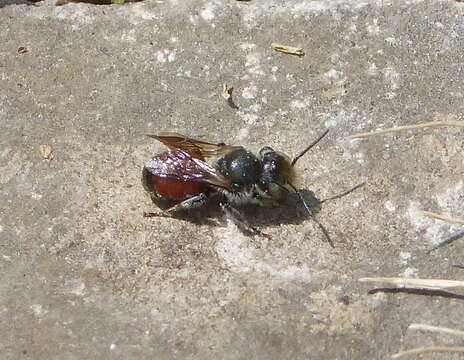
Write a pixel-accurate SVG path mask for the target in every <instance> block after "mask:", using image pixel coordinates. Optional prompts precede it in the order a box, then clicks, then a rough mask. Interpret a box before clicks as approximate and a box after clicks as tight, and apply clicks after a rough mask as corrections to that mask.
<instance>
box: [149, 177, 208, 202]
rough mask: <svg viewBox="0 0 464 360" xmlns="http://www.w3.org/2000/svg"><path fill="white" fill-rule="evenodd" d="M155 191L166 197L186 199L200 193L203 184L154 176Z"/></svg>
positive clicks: (203, 186)
mask: <svg viewBox="0 0 464 360" xmlns="http://www.w3.org/2000/svg"><path fill="white" fill-rule="evenodd" d="M154 181H155V187H156V193H157V194H158V195H160V196H162V197H165V198H168V199H186V198H189V197H192V196H194V195H198V194H201V193H202V192H203V191H204V189H205V184H202V183H198V182H191V181H176V180H169V179H163V178H160V177H156V176H155V179H154Z"/></svg>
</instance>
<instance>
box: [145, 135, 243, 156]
mask: <svg viewBox="0 0 464 360" xmlns="http://www.w3.org/2000/svg"><path fill="white" fill-rule="evenodd" d="M147 136H149V137H151V138H153V139H156V140H158V141H161V142H162V143H163V144H164V145H166V146H167V147H169V148H170V149H179V150H182V151H185V152H186V153H188V154H191V155H200V156H202V157H204V158H207V157H215V156H222V155H225V154H227V153H229V152H230V151H232V150H236V149H239V148H240V146H230V145H226V144H223V143H219V144H212V143H208V142H205V141H201V140H195V139H190V138H188V137H186V136H184V135H181V134H177V133H172V132H166V133H161V134H159V135H147Z"/></svg>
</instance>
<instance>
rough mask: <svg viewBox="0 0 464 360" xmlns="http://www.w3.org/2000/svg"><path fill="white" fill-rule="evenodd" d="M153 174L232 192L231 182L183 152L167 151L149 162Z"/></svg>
mask: <svg viewBox="0 0 464 360" xmlns="http://www.w3.org/2000/svg"><path fill="white" fill-rule="evenodd" d="M145 169H146V170H147V171H149V172H150V173H151V174H153V175H155V176H158V177H161V178H165V179H171V180H176V181H193V182H200V183H205V184H210V185H213V186H216V187H220V188H223V189H227V190H231V186H230V182H229V181H228V180H227V179H226V178H225V177H224V176H222V175H221V174H220V173H219V172H218V171H217V170H216V169H215V168H214V167H212V166H211V165H209V164H208V163H206V162H205V161H203V160H201V159H197V158H195V157H193V156H192V155H190V154H189V153H187V152H185V151H183V150H171V151H166V152H164V153H162V154H159V155H158V156H155V157H154V158H153V159H151V160H150V161H148V162H147V163H146V165H145Z"/></svg>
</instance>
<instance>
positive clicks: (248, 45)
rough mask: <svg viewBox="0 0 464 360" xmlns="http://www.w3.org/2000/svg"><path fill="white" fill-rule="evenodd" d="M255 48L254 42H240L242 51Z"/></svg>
mask: <svg viewBox="0 0 464 360" xmlns="http://www.w3.org/2000/svg"><path fill="white" fill-rule="evenodd" d="M255 48H256V44H252V43H243V44H240V49H241V50H242V51H249V50H253V49H255Z"/></svg>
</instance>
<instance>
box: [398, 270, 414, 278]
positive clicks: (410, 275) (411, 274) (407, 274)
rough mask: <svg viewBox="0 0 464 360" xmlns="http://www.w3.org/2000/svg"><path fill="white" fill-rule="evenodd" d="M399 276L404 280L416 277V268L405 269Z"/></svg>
mask: <svg viewBox="0 0 464 360" xmlns="http://www.w3.org/2000/svg"><path fill="white" fill-rule="evenodd" d="M400 276H401V277H405V278H413V277H417V269H416V268H407V269H406V270H404V271H403V272H402V273H401V274H400Z"/></svg>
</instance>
